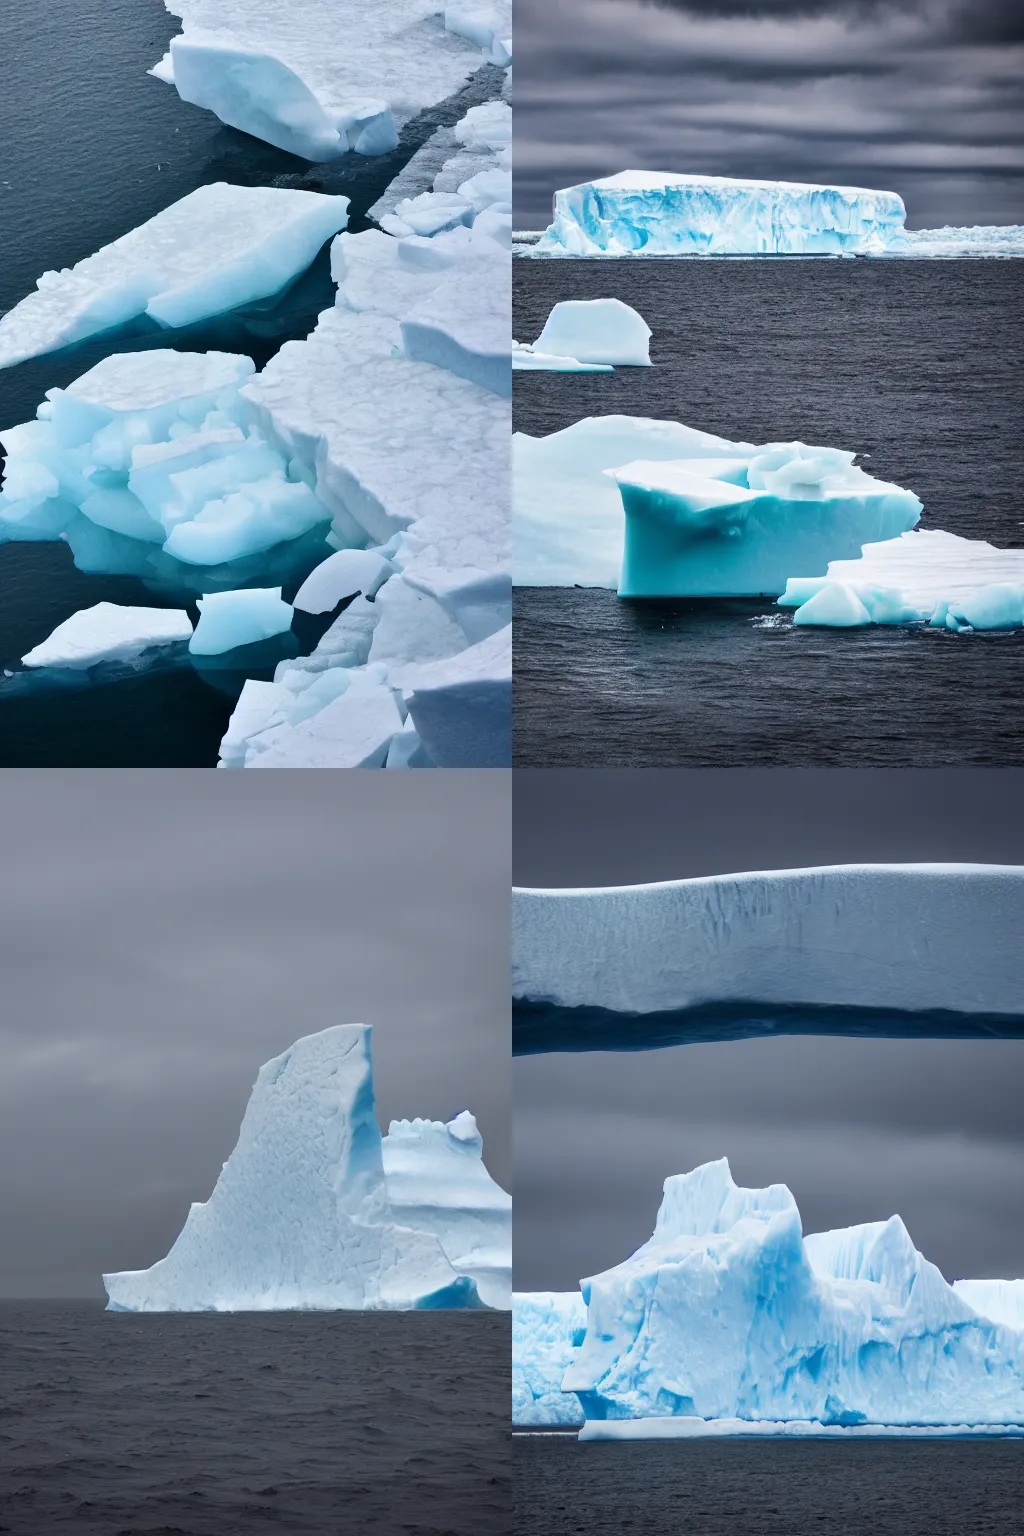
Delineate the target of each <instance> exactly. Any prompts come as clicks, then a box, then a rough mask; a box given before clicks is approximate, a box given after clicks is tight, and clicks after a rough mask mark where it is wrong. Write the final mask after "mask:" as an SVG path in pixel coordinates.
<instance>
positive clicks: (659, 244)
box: [530, 171, 906, 256]
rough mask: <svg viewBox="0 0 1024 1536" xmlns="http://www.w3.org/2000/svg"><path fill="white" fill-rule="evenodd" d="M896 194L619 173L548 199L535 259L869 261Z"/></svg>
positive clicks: (895, 212) (898, 221)
mask: <svg viewBox="0 0 1024 1536" xmlns="http://www.w3.org/2000/svg"><path fill="white" fill-rule="evenodd" d="M905 218H906V209H905V208H904V206H903V200H902V199H901V198H900V197H897V195H896V193H895V192H878V191H874V190H871V189H869V188H865V187H829V186H812V185H804V184H803V183H801V182H795V181H750V180H745V179H742V178H737V177H730V176H693V175H677V174H674V173H671V172H667V173H663V172H659V171H622V172H621V173H620V174H619V175H617V176H606V177H603V178H602V179H601V180H599V181H592V182H583V183H581V185H579V186H576V187H564V188H562V189H561V190H560V191H558V192H556V193H555V207H554V220H553V222H552V223H551V225H550V226H549V228H548V230H547V231H546V233H545V234H544V235H543V236H542V238H541V239H540V241H539V242H538V243H537V244H536V245H535V246H534V247H533V248H532V250H531V251H530V254H531V255H535V256H629V255H633V256H636V255H643V256H746V255H829V256H842V255H868V254H874V253H879V252H882V251H884V250H885V249H886V247H887V246H888V245H889V244H890V242H891V241H892V240H893V239H894V238H895V237H896V236H898V235H900V234H902V232H903V222H904V219H905Z"/></svg>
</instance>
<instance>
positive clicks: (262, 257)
mask: <svg viewBox="0 0 1024 1536" xmlns="http://www.w3.org/2000/svg"><path fill="white" fill-rule="evenodd" d="M348 204H349V200H348V198H347V197H329V196H326V195H325V194H323V193H320V192H298V191H293V190H291V189H289V188H285V187H235V186H230V185H228V184H227V183H226V182H222V181H221V182H216V183H214V184H213V185H211V186H206V187H199V188H197V190H196V191H195V192H190V193H189V195H188V196H187V197H183V198H181V199H180V200H179V201H178V202H176V203H172V204H171V206H170V207H169V208H165V209H164V210H163V211H162V212H161V213H158V214H156V215H155V216H154V217H153V218H152V219H147V221H146V223H145V224H140V225H139V227H138V228H137V229H133V230H130V231H129V233H128V234H126V235H122V236H121V238H120V239H119V240H115V241H114V242H113V243H112V244H111V245H105V246H103V247H102V249H101V250H99V251H97V252H96V253H95V255H93V256H87V257H86V258H85V259H84V260H83V261H80V262H79V263H78V264H77V266H74V267H71V268H69V269H67V270H65V271H62V272H44V273H43V275H42V277H41V278H40V279H39V281H38V283H37V285H36V291H35V293H30V294H29V295H28V297H27V298H25V299H22V300H21V302H20V303H19V304H16V305H15V306H14V308H13V309H10V310H8V311H7V313H6V314H5V315H4V316H3V317H2V318H0V368H6V367H9V366H10V365H11V364H12V363H20V362H23V361H24V360H25V359H26V358H29V357H37V356H39V354H41V353H44V352H52V351H54V350H55V349H56V348H58V347H66V346H69V345H70V344H71V343H72V342H75V341H81V340H83V338H84V337H86V336H92V335H95V334H96V333H97V332H100V331H107V330H110V329H112V328H113V327H115V326H118V325H123V324H125V323H126V322H127V321H129V320H132V319H134V318H135V317H136V316H137V315H143V314H145V315H148V316H149V318H150V319H151V320H155V321H156V322H157V323H158V324H159V325H162V326H168V327H171V326H183V325H190V324H192V323H193V322H194V321H197V320H202V319H205V318H206V317H207V316H209V315H217V314H221V313H222V312H223V311H225V310H229V309H236V308H238V307H239V306H240V305H242V304H248V303H251V302H252V300H254V299H261V298H265V297H267V296H268V295H270V294H274V293H277V292H279V291H280V290H281V289H282V288H284V287H286V286H287V284H288V283H290V282H291V281H292V279H293V278H295V277H297V276H298V274H299V273H300V272H304V271H305V269H306V268H307V267H308V266H309V264H310V262H311V261H312V260H313V257H314V256H315V255H316V253H317V251H318V250H319V249H320V247H321V246H322V245H323V243H324V241H325V240H329V239H330V237H331V235H336V234H337V233H338V231H339V230H341V229H344V227H345V225H346V223H347V222H348Z"/></svg>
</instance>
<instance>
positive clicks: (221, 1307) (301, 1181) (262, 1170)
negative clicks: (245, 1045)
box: [103, 1024, 480, 1312]
mask: <svg viewBox="0 0 1024 1536" xmlns="http://www.w3.org/2000/svg"><path fill="white" fill-rule="evenodd" d="M103 1283H104V1285H105V1286H106V1289H107V1294H108V1297H109V1306H110V1308H111V1309H112V1310H115V1311H118V1310H119V1311H130V1312H169V1311H173V1312H200V1311H213V1312H240V1311H257V1312H258V1311H278V1310H292V1309H310V1310H317V1309H333V1308H348V1309H355V1310H362V1309H364V1308H380V1307H397V1308H410V1307H424V1306H426V1307H430V1306H474V1305H480V1300H479V1296H478V1295H477V1291H476V1286H475V1283H474V1282H473V1281H472V1280H470V1279H468V1278H466V1277H464V1276H460V1275H457V1274H456V1272H455V1271H454V1270H453V1268H452V1266H451V1265H450V1264H449V1262H448V1260H447V1259H446V1258H445V1255H444V1252H443V1251H442V1248H441V1245H440V1243H439V1242H438V1240H437V1238H436V1237H435V1236H434V1234H433V1233H432V1232H429V1231H425V1230H422V1229H421V1230H414V1229H413V1228H412V1227H411V1226H409V1225H406V1224H403V1223H402V1222H401V1221H400V1220H399V1219H398V1218H397V1217H396V1216H395V1214H394V1213H393V1212H392V1211H391V1209H390V1206H389V1201H388V1193H387V1186H386V1180H385V1173H384V1163H383V1155H382V1150H381V1136H380V1131H379V1130H378V1128H377V1122H376V1119H375V1115H374V1095H373V1067H372V1063H371V1056H370V1030H369V1028H367V1027H366V1026H365V1025H362V1024H345V1025H336V1026H335V1027H333V1028H331V1029H325V1030H323V1031H322V1032H321V1033H320V1034H316V1035H308V1036H306V1037H305V1038H304V1039H302V1040H299V1041H297V1042H296V1044H295V1045H293V1046H291V1047H290V1049H289V1050H287V1051H285V1052H284V1053H283V1054H282V1055H280V1056H278V1057H276V1058H275V1059H274V1060H273V1061H269V1062H267V1064H266V1066H264V1067H262V1068H261V1069H260V1073H259V1076H258V1077H257V1079H256V1085H255V1087H254V1088H253V1091H252V1097H251V1098H250V1100H249V1103H248V1106H247V1107H246V1111H245V1116H244V1118H243V1120H242V1127H241V1130H240V1131H239V1135H238V1143H237V1145H236V1146H235V1150H234V1151H233V1152H232V1154H231V1156H230V1157H229V1158H228V1160H227V1162H226V1163H225V1164H224V1167H223V1169H222V1171H221V1174H220V1177H219V1178H218V1180H217V1184H216V1187H215V1188H214V1191H213V1194H212V1195H211V1196H210V1198H209V1200H207V1201H206V1202H205V1204H201V1205H193V1206H192V1208H191V1209H190V1211H189V1214H188V1217H187V1219H186V1221H185V1225H184V1227H183V1228H182V1230H181V1232H180V1234H179V1236H178V1237H177V1239H176V1241H175V1243H174V1245H173V1247H172V1248H171V1251H170V1252H169V1253H168V1255H167V1257H166V1258H165V1259H161V1260H159V1262H158V1263H156V1264H154V1265H153V1266H152V1268H151V1269H148V1270H140V1271H133V1272H126V1273H123V1274H111V1275H104V1277H103Z"/></svg>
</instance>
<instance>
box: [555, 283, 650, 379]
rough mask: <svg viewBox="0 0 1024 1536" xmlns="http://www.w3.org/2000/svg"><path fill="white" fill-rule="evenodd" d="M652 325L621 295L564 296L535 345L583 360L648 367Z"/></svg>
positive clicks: (583, 361)
mask: <svg viewBox="0 0 1024 1536" xmlns="http://www.w3.org/2000/svg"><path fill="white" fill-rule="evenodd" d="M650 342H651V328H650V326H649V325H648V324H647V321H646V320H645V319H644V318H643V316H642V315H638V314H637V312H636V310H635V309H631V308H630V306H629V305H628V304H623V302H622V300H621V299H565V300H563V301H562V303H560V304H556V305H555V306H554V308H553V309H552V311H551V313H550V314H549V315H548V318H547V319H546V320H545V322H544V329H543V330H542V331H541V333H540V335H539V336H538V337H537V340H536V341H535V342H534V349H535V350H536V351H537V352H540V353H547V354H549V355H551V356H555V357H573V358H576V359H577V360H578V361H579V362H581V363H612V364H615V365H616V366H618V365H627V366H632V367H641V368H645V367H649V366H650V362H651V353H650Z"/></svg>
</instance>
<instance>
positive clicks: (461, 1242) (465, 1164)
mask: <svg viewBox="0 0 1024 1536" xmlns="http://www.w3.org/2000/svg"><path fill="white" fill-rule="evenodd" d="M383 1152H384V1178H385V1181H386V1183H387V1191H388V1202H389V1204H390V1206H391V1210H392V1212H393V1214H394V1217H395V1219H396V1221H399V1222H401V1223H402V1224H403V1225H404V1226H408V1227H414V1228H415V1229H416V1230H417V1231H422V1232H432V1233H433V1234H434V1236H435V1237H436V1238H437V1240H438V1242H439V1243H440V1244H441V1247H442V1249H443V1250H444V1254H445V1257H446V1258H447V1260H448V1262H449V1263H450V1264H451V1266H452V1268H453V1269H454V1270H455V1271H456V1272H457V1273H458V1274H460V1275H465V1276H468V1277H469V1278H470V1279H472V1280H473V1281H474V1282H475V1284H476V1287H477V1290H478V1292H479V1295H480V1299H481V1300H482V1301H483V1302H484V1303H485V1305H487V1306H489V1307H494V1308H496V1309H498V1310H501V1311H505V1312H507V1311H508V1310H509V1309H510V1307H511V1305H512V1197H511V1195H508V1194H506V1192H505V1191H504V1190H503V1189H502V1188H501V1187H500V1185H498V1184H496V1183H495V1182H494V1180H493V1179H492V1178H491V1176H490V1174H489V1173H488V1172H487V1169H486V1168H485V1167H484V1163H483V1141H482V1139H481V1136H480V1132H479V1130H478V1129H477V1123H476V1121H475V1119H474V1118H473V1116H472V1115H471V1114H470V1113H469V1111H468V1110H465V1109H464V1110H462V1111H460V1113H459V1114H457V1115H456V1116H455V1117H454V1118H453V1119H451V1120H449V1121H448V1123H447V1124H444V1123H442V1122H441V1121H438V1120H392V1122H391V1124H390V1126H389V1127H388V1134H387V1135H386V1136H385V1138H384V1142H383Z"/></svg>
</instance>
